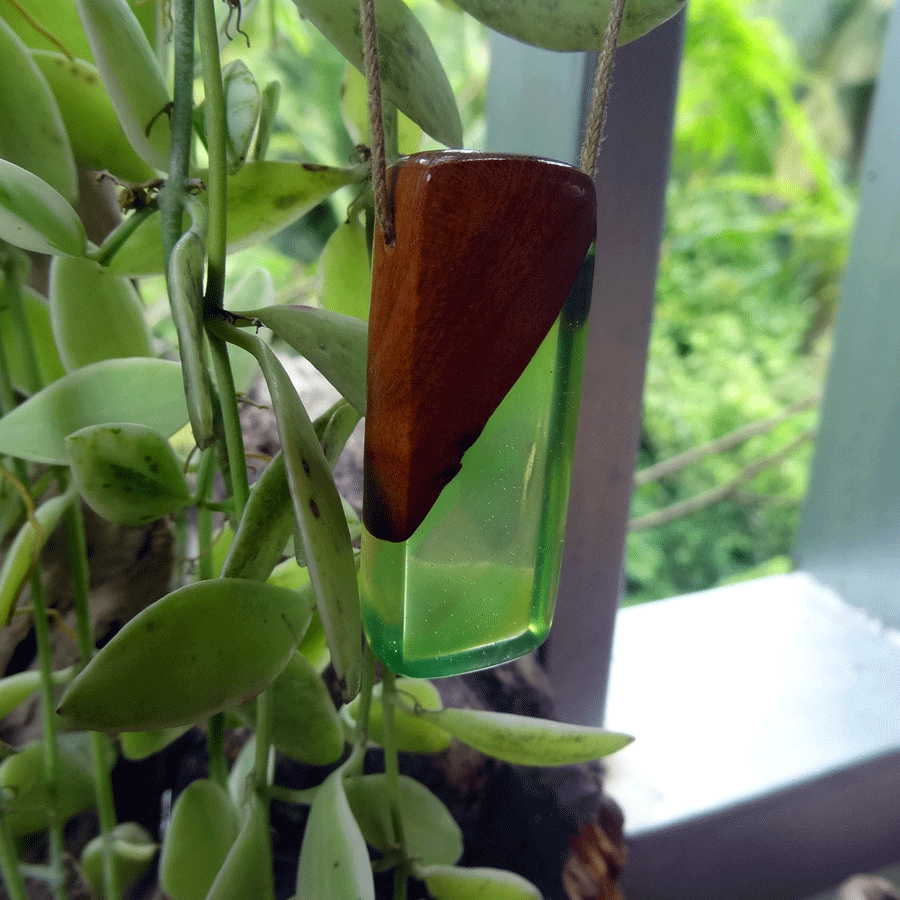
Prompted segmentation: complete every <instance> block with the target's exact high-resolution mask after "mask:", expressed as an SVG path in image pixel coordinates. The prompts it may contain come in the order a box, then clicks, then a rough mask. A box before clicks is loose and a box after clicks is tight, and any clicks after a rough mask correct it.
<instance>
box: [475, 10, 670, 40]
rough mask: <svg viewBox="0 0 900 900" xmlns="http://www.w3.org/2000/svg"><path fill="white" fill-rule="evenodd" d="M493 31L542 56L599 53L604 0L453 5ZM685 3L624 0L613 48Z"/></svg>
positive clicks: (662, 19) (663, 20)
mask: <svg viewBox="0 0 900 900" xmlns="http://www.w3.org/2000/svg"><path fill="white" fill-rule="evenodd" d="M457 3H458V4H459V5H460V6H461V7H462V8H463V9H464V10H465V11H466V12H467V13H468V14H469V15H470V16H473V17H474V18H476V19H478V21H479V22H482V23H484V24H485V25H487V26H488V27H489V28H493V29H494V30H495V31H500V32H502V33H503V34H506V35H509V36H510V37H513V38H515V39H516V40H517V41H522V42H523V43H525V44H534V45H535V46H536V47H544V48H546V49H547V50H599V49H600V47H601V46H602V45H603V32H604V30H605V28H606V18H607V16H608V15H609V0H563V2H557V0H518V2H516V3H509V2H508V0H457ZM684 4H685V0H628V2H627V3H626V4H625V14H624V17H623V19H622V30H621V33H620V37H619V42H620V43H622V44H624V43H625V42H626V41H633V40H634V39H635V38H639V37H640V36H641V35H642V34H646V33H647V32H648V31H650V30H651V29H653V28H655V27H656V26H657V25H659V24H661V23H662V22H665V21H666V19H669V18H671V17H672V16H674V15H675V13H677V12H678V10H679V9H681V7H682V6H684Z"/></svg>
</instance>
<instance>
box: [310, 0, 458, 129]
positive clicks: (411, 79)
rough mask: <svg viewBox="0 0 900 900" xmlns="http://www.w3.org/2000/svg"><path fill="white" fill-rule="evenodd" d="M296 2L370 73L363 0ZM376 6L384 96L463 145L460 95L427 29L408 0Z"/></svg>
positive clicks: (426, 126) (351, 59) (419, 122)
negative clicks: (361, 10) (365, 60)
mask: <svg viewBox="0 0 900 900" xmlns="http://www.w3.org/2000/svg"><path fill="white" fill-rule="evenodd" d="M294 4H295V5H296V7H297V9H298V10H299V11H300V15H301V16H303V17H304V18H307V19H309V20H310V22H312V23H313V25H315V26H316V28H318V29H319V31H321V32H322V34H324V35H325V37H326V38H328V40H329V41H331V43H332V44H334V46H335V47H336V48H337V49H338V50H339V51H340V52H341V53H342V54H343V56H344V58H345V59H346V60H347V61H348V62H351V63H353V65H354V66H355V67H356V68H357V69H358V70H359V71H360V72H364V71H365V67H364V65H363V55H362V45H363V42H362V32H361V28H360V23H359V0H294ZM375 9H376V16H377V21H378V49H379V54H380V57H381V79H382V84H383V88H384V94H385V97H386V98H387V99H388V100H389V101H390V102H391V103H393V104H394V105H395V106H396V107H397V109H399V110H401V111H402V112H404V113H406V115H407V116H409V118H410V119H412V120H413V121H414V122H415V123H416V124H417V125H420V126H421V127H422V128H423V129H424V130H425V131H426V132H427V133H428V134H430V135H431V136H432V137H433V138H434V139H435V140H436V141H439V142H440V143H442V144H446V145H447V146H448V147H461V146H462V124H461V122H460V118H459V110H458V109H457V107H456V99H455V98H454V96H453V90H452V88H451V87H450V82H449V81H448V80H447V75H446V73H445V72H444V69H443V67H442V66H441V63H440V60H439V59H438V56H437V54H436V53H435V50H434V47H433V46H432V44H431V41H430V40H429V38H428V35H427V34H426V33H425V29H424V28H422V26H421V24H420V23H419V20H418V19H417V18H416V17H415V16H414V15H413V14H412V12H411V11H410V9H409V7H408V6H407V5H406V4H405V3H404V2H403V0H379V2H378V3H377V4H376V7H375Z"/></svg>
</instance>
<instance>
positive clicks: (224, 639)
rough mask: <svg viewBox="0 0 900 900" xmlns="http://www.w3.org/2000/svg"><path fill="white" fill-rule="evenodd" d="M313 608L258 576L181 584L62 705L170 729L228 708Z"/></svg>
mask: <svg viewBox="0 0 900 900" xmlns="http://www.w3.org/2000/svg"><path fill="white" fill-rule="evenodd" d="M310 615H311V609H310V606H309V604H308V603H306V602H304V600H303V598H302V596H301V595H299V594H297V593H296V592H294V591H288V590H285V589H284V588H278V587H274V586H273V585H269V584H265V583H264V582H260V581H247V580H244V579H234V578H222V579H216V580H212V581H200V582H197V583H195V584H191V585H188V586H187V587H183V588H181V589H179V590H177V591H174V592H173V593H171V594H167V595H166V596H165V597H163V598H162V599H161V600H157V601H156V603H154V604H153V605H152V606H149V607H147V608H146V609H145V610H143V611H142V612H141V613H139V614H138V615H137V616H136V617H135V618H133V619H132V620H131V621H130V622H128V624H127V625H125V627H124V628H123V629H122V630H121V631H120V632H119V633H118V634H117V635H116V636H115V637H114V638H113V639H112V640H111V641H110V642H109V643H108V644H107V645H106V646H105V647H103V649H101V650H100V651H99V652H98V653H97V655H96V656H95V657H94V658H93V659H92V660H91V661H90V662H89V663H88V665H87V666H86V667H85V668H84V669H83V670H82V671H81V672H80V673H79V675H78V677H77V678H76V679H75V680H74V681H73V682H72V684H70V685H69V687H68V689H67V690H66V692H65V694H64V695H63V697H62V701H61V702H60V712H61V713H62V714H63V715H66V716H69V717H70V718H72V719H73V720H75V721H76V722H78V723H80V724H81V725H83V726H84V727H86V728H90V729H92V730H95V731H113V732H117V731H140V730H144V729H154V728H170V727H173V726H175V725H184V724H187V723H189V722H195V721H197V720H198V719H201V718H204V717H207V716H210V715H212V714H213V713H216V712H220V711H221V710H224V709H230V708H233V707H235V706H238V705H239V704H241V703H243V702H245V701H246V700H248V699H249V698H251V697H255V696H256V695H257V694H259V693H260V692H261V691H263V690H265V688H267V687H268V686H269V685H270V684H271V683H272V681H273V680H274V679H275V678H276V676H277V675H278V673H279V672H280V671H281V670H282V669H283V668H284V667H285V665H287V663H288V660H289V659H290V658H291V655H292V654H293V652H294V650H295V648H296V646H297V644H298V643H299V642H300V638H301V637H302V636H303V632H304V631H305V630H306V626H307V625H308V624H309V618H310Z"/></svg>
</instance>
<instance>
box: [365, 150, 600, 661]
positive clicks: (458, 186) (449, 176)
mask: <svg viewBox="0 0 900 900" xmlns="http://www.w3.org/2000/svg"><path fill="white" fill-rule="evenodd" d="M388 177H389V190H390V194H391V197H392V202H393V217H394V224H395V229H396V241H395V243H394V245H393V246H389V245H387V244H386V243H385V241H384V238H383V235H382V233H381V231H380V230H378V229H376V233H375V238H374V258H373V283H372V306H371V313H370V319H369V361H368V384H367V390H368V397H367V415H366V448H365V480H364V502H363V519H364V524H365V527H366V533H365V534H364V538H363V595H364V596H363V613H364V619H365V621H366V625H367V631H368V634H369V639H370V641H371V642H372V644H373V647H374V648H375V650H376V652H377V653H378V654H379V655H380V656H381V658H382V659H383V660H384V661H385V662H387V663H388V664H389V665H390V666H391V667H392V668H394V669H395V671H399V672H404V673H406V674H413V675H442V674H455V673H456V672H459V671H464V670H469V669H474V668H482V667H484V666H487V665H495V664H496V663H498V662H503V661H505V660H506V659H510V658H513V657H514V656H517V655H520V654H521V653H524V652H527V651H528V650H530V649H532V648H533V647H534V646H536V645H537V644H538V643H540V641H542V640H543V637H544V636H545V635H546V630H547V629H548V628H549V619H550V614H551V613H552V606H553V601H554V598H555V588H556V578H557V576H558V569H559V557H560V555H561V539H562V532H561V529H562V527H563V526H564V521H565V506H566V502H567V498H568V480H569V471H570V467H571V451H572V445H573V444H574V431H575V422H576V421H577V403H578V394H579V393H580V375H581V368H582V363H583V340H582V338H583V332H584V330H585V324H584V319H585V311H586V306H587V302H588V299H589V294H590V279H589V278H587V277H586V276H585V274H584V272H583V273H582V277H581V278H580V279H579V278H578V275H579V269H580V268H581V266H582V261H583V259H584V256H585V253H586V251H587V249H588V247H589V246H590V244H591V242H592V241H593V238H594V232H595V198H594V187H593V182H592V180H591V179H590V178H589V177H588V176H587V175H585V174H584V173H582V172H580V171H579V170H577V169H574V168H572V167H571V166H567V165H565V164H563V163H557V162H552V161H548V160H541V159H535V158H532V157H518V156H500V155H485V154H479V153H471V152H466V151H441V152H435V153H420V154H416V155H414V156H411V157H407V158H405V159H403V160H401V161H400V162H399V163H398V164H397V165H395V166H394V167H392V168H391V169H390V170H389V172H388ZM573 284H574V285H575V288H576V289H575V291H573ZM570 291H573V296H570ZM574 294H577V295H578V296H577V297H576V296H574ZM567 297H569V302H568V303H566V300H567ZM564 304H566V310H567V312H565V311H564V314H563V316H562V317H561V319H560V322H561V324H560V326H559V327H554V323H556V321H557V319H558V318H560V311H561V310H562V309H563V307H564Z"/></svg>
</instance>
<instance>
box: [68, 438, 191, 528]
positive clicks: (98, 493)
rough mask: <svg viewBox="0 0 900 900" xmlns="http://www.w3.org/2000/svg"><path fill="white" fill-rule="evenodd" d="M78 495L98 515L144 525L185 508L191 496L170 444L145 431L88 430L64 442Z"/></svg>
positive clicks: (121, 523) (128, 523)
mask: <svg viewBox="0 0 900 900" xmlns="http://www.w3.org/2000/svg"><path fill="white" fill-rule="evenodd" d="M66 452H67V453H68V454H69V460H70V462H71V468H72V477H73V478H74V479H75V484H76V485H77V486H78V493H79V494H81V496H82V498H83V499H84V501H85V502H86V503H87V504H88V506H90V507H91V509H92V510H94V512H95V513H97V515H99V516H102V517H103V518H104V519H108V520H109V521H110V522H117V523H118V524H120V525H146V524H148V523H149V522H153V521H154V520H156V519H161V518H162V517H163V516H166V515H168V514H169V513H173V512H175V511H176V510H179V509H181V508H182V507H183V506H186V505H187V504H188V503H189V502H190V499H191V492H190V489H189V488H188V485H187V482H186V481H185V478H184V474H183V472H182V470H181V469H182V466H181V462H180V460H179V459H178V457H177V456H176V455H175V451H174V450H173V449H172V447H171V445H170V444H169V442H168V441H167V440H166V439H165V438H164V437H163V436H162V435H161V434H159V433H158V432H156V431H153V430H152V429H150V428H145V427H144V426H143V425H132V424H130V423H127V422H123V423H121V424H119V425H91V426H89V427H88V428H82V429H81V430H80V431H76V432H75V433H74V434H70V435H69V436H68V437H67V438H66Z"/></svg>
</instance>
